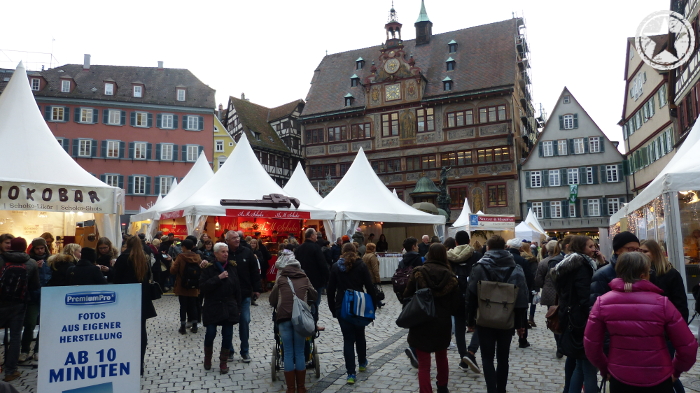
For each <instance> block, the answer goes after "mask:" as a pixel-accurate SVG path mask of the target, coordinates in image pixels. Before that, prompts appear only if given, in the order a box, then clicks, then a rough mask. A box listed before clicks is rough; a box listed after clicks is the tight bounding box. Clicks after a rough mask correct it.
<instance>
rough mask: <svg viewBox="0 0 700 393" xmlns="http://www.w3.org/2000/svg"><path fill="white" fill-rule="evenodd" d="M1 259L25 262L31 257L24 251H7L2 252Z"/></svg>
mask: <svg viewBox="0 0 700 393" xmlns="http://www.w3.org/2000/svg"><path fill="white" fill-rule="evenodd" d="M2 259H4V260H5V261H6V262H9V263H27V261H29V260H30V259H31V258H30V257H29V254H27V253H26V252H20V251H7V252H5V253H3V254H2Z"/></svg>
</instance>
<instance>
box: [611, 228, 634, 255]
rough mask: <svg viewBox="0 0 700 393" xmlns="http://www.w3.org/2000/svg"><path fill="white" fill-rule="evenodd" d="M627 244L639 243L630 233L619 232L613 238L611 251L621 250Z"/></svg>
mask: <svg viewBox="0 0 700 393" xmlns="http://www.w3.org/2000/svg"><path fill="white" fill-rule="evenodd" d="M627 243H639V238H637V236H635V235H634V233H632V232H627V231H625V232H620V233H618V234H617V235H615V237H614V238H613V251H614V252H617V250H619V249H621V248H622V247H624V246H625V244H627Z"/></svg>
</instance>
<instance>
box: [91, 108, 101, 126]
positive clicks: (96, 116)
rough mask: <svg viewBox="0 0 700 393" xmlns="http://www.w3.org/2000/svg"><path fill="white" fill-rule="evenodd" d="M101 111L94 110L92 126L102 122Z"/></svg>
mask: <svg viewBox="0 0 700 393" xmlns="http://www.w3.org/2000/svg"><path fill="white" fill-rule="evenodd" d="M99 119H100V111H99V110H98V109H93V110H92V124H97V123H99V122H100V120H99Z"/></svg>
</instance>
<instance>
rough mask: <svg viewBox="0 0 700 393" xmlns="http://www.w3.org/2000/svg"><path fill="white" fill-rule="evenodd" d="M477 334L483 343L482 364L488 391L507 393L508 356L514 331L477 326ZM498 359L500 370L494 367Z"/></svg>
mask: <svg viewBox="0 0 700 393" xmlns="http://www.w3.org/2000/svg"><path fill="white" fill-rule="evenodd" d="M476 332H477V333H478V334H479V340H480V341H481V362H482V363H483V368H482V369H483V371H484V379H485V380H486V391H487V392H488V393H505V392H506V385H507V384H508V356H509V353H510V342H511V340H512V339H513V333H514V329H493V328H487V327H483V326H477V327H476ZM494 357H495V358H496V361H497V362H498V368H497V369H496V368H495V367H494V365H493V359H494Z"/></svg>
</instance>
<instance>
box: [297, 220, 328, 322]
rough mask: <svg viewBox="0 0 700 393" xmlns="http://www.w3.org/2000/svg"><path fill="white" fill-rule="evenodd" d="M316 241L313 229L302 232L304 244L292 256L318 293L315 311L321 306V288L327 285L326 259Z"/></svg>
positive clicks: (316, 236)
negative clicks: (299, 263)
mask: <svg viewBox="0 0 700 393" xmlns="http://www.w3.org/2000/svg"><path fill="white" fill-rule="evenodd" d="M317 239H318V235H317V234H316V230H315V229H313V228H309V229H307V230H306V232H304V243H303V244H301V245H300V246H299V247H297V249H296V250H295V251H294V256H295V257H296V259H297V261H299V262H301V268H302V269H304V273H306V276H307V277H309V280H310V281H311V285H313V286H314V289H315V290H316V292H318V293H319V296H318V297H317V298H316V301H315V304H316V310H318V306H319V304H321V294H322V293H323V288H325V287H326V284H327V283H328V263H326V257H324V256H323V251H322V250H321V246H319V245H318V243H317V242H316V240H317Z"/></svg>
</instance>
